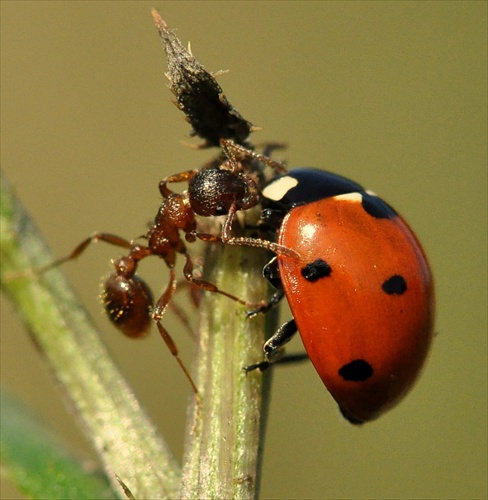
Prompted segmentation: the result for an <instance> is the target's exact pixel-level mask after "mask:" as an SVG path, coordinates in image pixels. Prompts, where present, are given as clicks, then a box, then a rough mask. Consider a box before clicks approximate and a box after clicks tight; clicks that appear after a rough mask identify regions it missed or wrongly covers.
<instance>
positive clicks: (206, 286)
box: [183, 235, 256, 307]
mask: <svg viewBox="0 0 488 500" xmlns="http://www.w3.org/2000/svg"><path fill="white" fill-rule="evenodd" d="M209 236H211V235H209ZM183 274H184V275H185V278H186V279H187V280H188V281H189V282H190V283H193V284H194V285H196V286H197V287H198V288H201V289H202V290H206V291H207V292H212V293H219V294H220V295H224V296H225V297H228V298H229V299H232V300H234V301H235V302H238V303H239V304H242V305H243V306H246V307H255V306H256V304H252V303H250V302H247V301H245V300H242V299H240V298H239V297H236V296H235V295H232V294H231V293H227V292H224V291H223V290H221V289H220V288H218V287H217V286H216V285H214V284H213V283H210V282H209V281H206V280H203V279H200V278H195V276H193V261H192V260H191V257H190V255H188V254H186V263H185V265H184V267H183Z"/></svg>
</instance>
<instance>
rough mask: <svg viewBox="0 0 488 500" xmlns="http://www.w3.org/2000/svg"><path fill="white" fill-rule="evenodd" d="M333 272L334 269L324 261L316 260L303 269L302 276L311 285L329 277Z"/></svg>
mask: <svg viewBox="0 0 488 500" xmlns="http://www.w3.org/2000/svg"><path fill="white" fill-rule="evenodd" d="M331 272H332V269H331V267H330V266H329V264H327V262H325V260H322V259H316V260H314V261H313V262H310V264H307V265H306V266H304V267H302V276H303V277H304V278H305V279H306V280H307V281H310V282H311V283H314V282H315V281H317V280H319V279H320V278H325V277H327V276H329V275H330V273H331Z"/></svg>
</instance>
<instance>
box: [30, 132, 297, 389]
mask: <svg viewBox="0 0 488 500" xmlns="http://www.w3.org/2000/svg"><path fill="white" fill-rule="evenodd" d="M221 147H222V153H221V154H220V155H219V156H218V157H217V158H215V159H214V160H212V161H211V162H209V163H208V164H207V165H205V166H204V167H202V168H201V169H196V170H188V171H184V172H180V173H178V174H175V175H172V176H169V177H166V178H164V179H163V180H162V181H161V182H160V183H159V192H160V194H161V196H162V201H161V205H160V206H159V209H158V212H157V214H156V216H155V217H154V219H153V221H152V222H151V224H150V226H149V229H148V231H147V232H146V234H145V235H143V236H142V238H143V239H145V240H146V243H145V244H141V243H136V242H134V241H129V240H127V239H125V238H123V237H120V236H117V235H115V234H111V233H104V232H96V233H94V234H92V235H91V236H89V237H88V238H86V239H84V240H83V241H82V242H81V243H80V244H79V245H77V246H76V247H75V248H74V249H73V250H72V251H71V252H70V253H69V254H68V255H66V256H65V257H62V258H60V259H57V260H55V261H54V262H52V263H50V264H48V265H46V266H43V267H41V268H39V269H37V270H36V271H35V273H36V274H41V273H44V272H46V271H48V270H49V269H52V268H54V267H57V266H60V265H61V264H64V263H65V262H68V261H71V260H75V259H77V258H78V257H79V256H80V255H81V254H83V252H85V250H86V249H87V248H88V246H89V245H90V244H91V243H95V242H98V241H101V242H105V243H109V244H111V245H114V246H117V247H120V248H124V249H127V250H128V254H127V255H125V256H122V257H120V258H118V259H117V260H115V261H113V266H114V270H113V271H112V273H111V274H110V275H109V276H108V278H107V279H106V280H105V282H104V284H103V291H102V294H101V299H102V303H103V305H104V308H105V311H106V313H107V315H108V317H109V319H110V321H111V322H112V323H113V324H114V325H115V326H116V327H117V328H118V329H119V330H120V331H121V332H122V333H123V334H125V335H127V336H128V337H132V338H141V337H144V336H145V335H146V334H147V333H148V331H149V328H150V326H151V323H152V322H155V323H156V326H157V328H158V331H159V333H160V335H161V337H162V338H163V340H164V342H165V343H166V345H167V347H168V349H169V351H170V352H171V354H172V355H173V356H174V357H175V359H176V361H177V362H178V364H179V366H180V368H181V370H182V371H183V373H184V374H185V376H186V378H187V379H188V381H189V382H190V385H191V388H192V390H193V392H194V393H195V395H196V396H198V389H197V387H196V385H195V383H194V381H193V379H192V377H191V375H190V373H189V372H188V370H187V368H186V367H185V365H184V363H183V361H182V360H181V358H180V356H179V352H178V348H177V347H176V344H175V342H174V341H173V339H172V337H171V335H170V334H169V333H168V331H167V330H166V328H165V327H164V326H163V325H162V323H161V320H162V317H163V315H164V313H165V311H166V309H167V307H168V305H169V304H170V302H171V299H172V297H173V295H174V293H175V291H176V287H177V277H176V272H175V263H176V259H177V255H178V254H181V255H182V256H183V257H184V258H185V264H184V266H183V275H184V278H185V279H186V281H187V282H188V283H190V284H192V285H194V286H196V287H198V288H200V289H201V290H205V291H209V292H213V293H219V294H221V295H224V296H226V297H228V298H229V299H231V300H234V301H236V302H238V303H239V304H242V305H244V306H246V307H248V308H252V307H254V308H255V307H256V304H250V303H248V302H246V301H244V300H242V299H240V298H239V297H236V296H234V295H232V294H230V293H228V292H225V291H223V290H220V289H219V288H218V287H217V286H216V285H214V284H212V283H210V282H208V281H206V280H204V279H200V278H196V277H195V276H194V275H193V270H194V264H193V260H192V258H191V256H190V254H189V253H188V251H187V246H186V243H193V242H195V241H196V240H197V239H199V240H202V241H206V242H221V243H224V244H228V245H245V246H253V247H260V248H266V249H268V250H271V251H273V252H274V253H278V254H286V255H291V254H294V252H293V251H292V250H290V249H288V248H285V247H283V246H281V245H279V244H277V243H273V242H271V241H268V240H264V239H259V238H248V237H235V236H232V226H233V223H234V220H235V217H236V212H237V211H239V210H241V211H243V210H248V209H250V208H253V207H256V206H257V205H258V204H259V203H260V200H261V192H260V188H259V186H260V185H262V177H263V171H264V165H267V166H270V167H271V168H272V169H273V171H274V172H275V175H276V174H280V173H284V172H286V170H285V168H284V167H283V165H282V164H281V163H279V162H277V161H274V160H271V159H270V158H269V157H268V156H267V155H268V154H270V152H271V151H272V150H273V149H276V148H280V147H282V145H281V144H270V145H268V146H267V147H266V148H265V151H264V153H263V154H258V153H255V152H254V151H251V150H249V149H247V148H246V147H244V146H241V145H238V144H236V143H234V142H233V141H231V140H226V139H222V140H221ZM177 182H187V183H188V189H187V191H186V192H183V193H182V194H179V193H176V192H174V191H172V190H171V189H169V188H168V184H170V183H177ZM221 215H222V216H225V220H224V222H223V224H222V229H221V233H220V235H214V234H208V233H203V232H199V231H198V230H197V218H196V216H203V217H212V216H221ZM149 256H156V257H159V258H161V259H163V260H164V262H165V264H166V266H167V267H168V269H169V281H168V284H167V286H166V288H165V290H164V291H163V293H162V295H161V296H160V297H159V299H158V300H157V301H156V302H155V303H154V299H153V294H152V292H151V290H150V288H149V287H148V285H147V284H146V282H145V281H144V280H143V279H141V278H140V277H139V276H138V275H137V274H136V273H137V269H138V265H139V262H140V261H141V260H143V259H145V258H146V257H149ZM259 307H261V308H263V310H264V309H265V307H264V306H263V304H261V305H260V306H259Z"/></svg>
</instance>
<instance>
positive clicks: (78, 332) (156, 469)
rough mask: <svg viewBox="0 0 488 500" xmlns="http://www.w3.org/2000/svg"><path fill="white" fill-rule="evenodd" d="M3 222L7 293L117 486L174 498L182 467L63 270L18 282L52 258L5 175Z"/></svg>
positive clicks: (139, 493) (143, 494) (3, 270)
mask: <svg viewBox="0 0 488 500" xmlns="http://www.w3.org/2000/svg"><path fill="white" fill-rule="evenodd" d="M0 217H1V219H0V222H1V268H0V270H1V286H2V290H3V291H4V292H5V293H6V294H7V295H8V296H9V298H10V299H11V300H12V301H13V302H14V304H15V305H16V307H17V310H18V312H19V315H20V316H21V317H22V319H23V321H24V322H25V324H26V326H27V329H28V331H29V332H30V334H31V337H32V340H33V341H34V342H35V344H36V346H37V347H38V348H39V351H40V353H41V354H42V356H43V357H44V358H45V360H46V362H47V363H48V364H49V366H50V367H51V369H52V371H53V373H54V375H55V377H56V379H57V380H58V381H59V383H60V385H61V387H62V389H63V390H64V392H65V394H66V396H67V398H68V400H69V406H70V407H71V408H73V409H74V413H75V414H76V416H77V417H78V419H79V421H80V423H81V425H82V427H83V428H84V430H85V431H86V435H87V437H88V439H89V440H90V441H91V443H92V444H93V446H94V447H95V449H96V450H97V452H98V454H99V456H100V458H101V460H102V462H103V465H104V468H105V471H106V473H107V476H108V478H109V480H110V481H111V484H112V487H113V488H114V489H115V490H117V491H119V493H120V494H121V496H122V497H123V496H124V494H123V493H122V491H121V487H120V485H119V484H118V482H117V480H116V477H115V475H118V476H119V477H120V478H121V480H122V481H123V482H124V483H125V484H126V485H127V487H128V488H129V489H130V491H131V492H132V494H133V495H134V496H135V498H137V499H146V498H163V497H172V498H174V497H175V496H176V494H177V493H176V492H177V491H178V488H179V483H180V473H179V468H178V465H177V463H176V462H175V460H174V458H173V457H172V455H171V454H170V452H169V450H168V448H167V447H166V445H165V444H164V442H163V441H162V440H161V438H160V437H159V435H158V434H157V432H156V430H155V428H154V427H153V425H152V423H151V422H150V421H149V419H148V417H147V416H146V415H145V413H144V412H143V411H142V409H141V407H140V406H139V403H138V401H137V399H136V398H135V396H134V394H133V392H132V390H131V388H130V387H129V386H128V384H127V383H126V381H125V380H124V379H123V377H122V376H121V374H120V373H119V371H118V369H117V368H116V366H115V365H114V364H113V362H112V360H111V359H110V357H109V355H108V353H107V351H106V349H105V346H104V345H103V344H102V343H101V341H100V337H99V335H98V333H97V332H96V331H95V330H94V328H93V326H92V323H91V321H90V319H89V318H88V316H87V314H86V313H85V312H84V310H83V309H82V308H81V306H80V305H79V302H78V300H77V299H76V297H75V294H74V292H73V291H72V290H71V288H70V287H69V285H68V283H67V281H66V279H65V278H64V276H63V275H62V273H61V272H60V270H59V269H53V270H51V271H49V272H47V273H45V274H43V275H41V276H29V277H23V278H19V277H17V278H15V277H14V275H15V273H19V272H20V271H25V270H26V269H30V268H35V267H38V266H40V265H41V264H45V263H46V262H50V261H52V260H53V256H52V254H51V253H50V252H49V251H48V249H47V247H46V245H45V243H44V242H43V240H42V238H41V236H40V235H39V233H38V231H37V229H36V227H35V226H34V224H33V223H32V221H31V220H30V218H29V217H28V216H27V214H26V213H25V211H24V210H23V208H22V206H21V205H20V202H19V201H18V200H17V198H16V197H15V195H14V193H13V191H12V189H11V188H10V186H9V184H8V182H7V181H6V179H5V178H3V177H2V179H1V207H0ZM9 276H10V277H9Z"/></svg>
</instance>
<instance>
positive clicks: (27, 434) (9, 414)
mask: <svg viewBox="0 0 488 500" xmlns="http://www.w3.org/2000/svg"><path fill="white" fill-rule="evenodd" d="M0 405H1V426H2V433H1V452H2V466H3V469H4V471H5V473H6V475H7V476H8V477H9V479H10V480H11V481H12V482H13V483H15V484H16V486H17V488H18V489H19V490H20V491H22V493H24V494H25V495H26V496H28V497H29V498H49V499H53V500H54V499H58V498H59V499H66V500H68V499H78V498H79V499H85V498H96V499H100V500H102V499H111V498H117V497H116V496H115V494H114V493H113V492H112V490H111V489H110V485H109V483H108V481H107V479H106V477H105V475H103V473H101V472H98V473H97V472H95V471H90V470H89V469H88V467H86V466H84V465H83V464H82V463H80V462H79V461H77V460H75V459H74V458H73V457H72V456H70V455H69V453H68V451H67V450H66V449H65V447H64V446H63V445H62V444H61V443H60V442H59V440H58V439H57V437H56V436H55V435H54V434H53V432H52V431H51V430H50V429H48V428H47V427H46V426H45V425H43V424H42V423H41V422H40V421H39V420H38V419H37V418H36V417H35V416H34V415H33V414H32V413H30V412H29V411H28V409H27V408H25V406H23V405H22V404H21V403H20V402H19V401H18V400H16V399H14V398H13V397H12V396H11V395H9V394H6V393H5V392H4V391H2V394H1V400H0Z"/></svg>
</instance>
